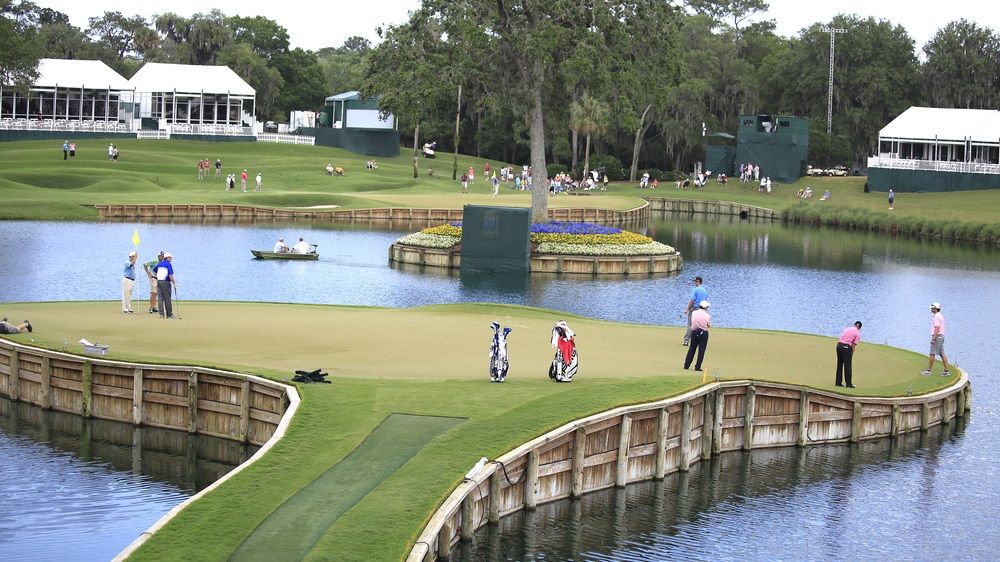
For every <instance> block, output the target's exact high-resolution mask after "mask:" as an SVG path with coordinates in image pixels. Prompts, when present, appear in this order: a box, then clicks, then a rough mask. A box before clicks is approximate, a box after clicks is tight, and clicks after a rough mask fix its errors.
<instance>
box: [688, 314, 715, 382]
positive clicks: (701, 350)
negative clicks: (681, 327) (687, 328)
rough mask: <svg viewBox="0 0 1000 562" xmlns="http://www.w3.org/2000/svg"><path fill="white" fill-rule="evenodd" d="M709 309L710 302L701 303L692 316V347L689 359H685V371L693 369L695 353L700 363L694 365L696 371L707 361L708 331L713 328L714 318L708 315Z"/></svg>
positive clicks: (689, 350) (689, 351) (689, 349)
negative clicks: (692, 362)
mask: <svg viewBox="0 0 1000 562" xmlns="http://www.w3.org/2000/svg"><path fill="white" fill-rule="evenodd" d="M708 307H709V304H708V301H701V302H700V303H698V309H697V310H695V311H694V312H693V313H692V314H691V347H689V348H688V352H687V357H685V358H684V369H688V368H689V367H691V360H692V359H694V354H695V351H697V352H698V361H697V362H696V363H695V364H694V370H695V371H700V370H701V364H702V362H703V361H704V360H705V350H706V349H708V329H709V328H711V327H712V317H711V316H710V315H709V314H708Z"/></svg>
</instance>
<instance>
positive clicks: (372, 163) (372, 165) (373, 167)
mask: <svg viewBox="0 0 1000 562" xmlns="http://www.w3.org/2000/svg"><path fill="white" fill-rule="evenodd" d="M365 167H366V168H368V169H369V170H376V169H378V164H376V163H375V161H374V160H369V161H367V162H365Z"/></svg>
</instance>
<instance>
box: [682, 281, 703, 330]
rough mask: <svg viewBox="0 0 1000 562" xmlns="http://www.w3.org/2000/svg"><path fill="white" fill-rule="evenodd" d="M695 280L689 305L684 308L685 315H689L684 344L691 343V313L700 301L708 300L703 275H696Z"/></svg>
mask: <svg viewBox="0 0 1000 562" xmlns="http://www.w3.org/2000/svg"><path fill="white" fill-rule="evenodd" d="M693 281H694V288H693V289H691V298H690V299H688V303H687V306H686V307H685V308H684V315H685V316H687V330H686V331H685V332H684V345H688V344H690V343H691V314H693V313H694V311H695V310H696V309H697V308H698V303H700V302H701V301H707V300H708V291H707V290H705V287H702V285H701V284H702V279H701V276H700V275H699V276H697V277H695V278H694V279H693Z"/></svg>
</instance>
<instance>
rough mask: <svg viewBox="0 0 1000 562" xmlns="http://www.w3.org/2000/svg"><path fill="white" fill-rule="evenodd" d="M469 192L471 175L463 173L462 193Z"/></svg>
mask: <svg viewBox="0 0 1000 562" xmlns="http://www.w3.org/2000/svg"><path fill="white" fill-rule="evenodd" d="M468 192H469V176H467V175H465V174H462V193H468Z"/></svg>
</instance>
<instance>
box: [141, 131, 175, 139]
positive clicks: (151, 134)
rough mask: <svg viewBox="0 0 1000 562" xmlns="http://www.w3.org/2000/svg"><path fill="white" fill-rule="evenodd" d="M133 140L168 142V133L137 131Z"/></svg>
mask: <svg viewBox="0 0 1000 562" xmlns="http://www.w3.org/2000/svg"><path fill="white" fill-rule="evenodd" d="M135 138H137V139H147V140H150V139H151V140H170V132H169V131H148V130H145V131H144V130H139V131H136V133H135Z"/></svg>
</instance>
